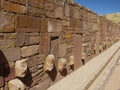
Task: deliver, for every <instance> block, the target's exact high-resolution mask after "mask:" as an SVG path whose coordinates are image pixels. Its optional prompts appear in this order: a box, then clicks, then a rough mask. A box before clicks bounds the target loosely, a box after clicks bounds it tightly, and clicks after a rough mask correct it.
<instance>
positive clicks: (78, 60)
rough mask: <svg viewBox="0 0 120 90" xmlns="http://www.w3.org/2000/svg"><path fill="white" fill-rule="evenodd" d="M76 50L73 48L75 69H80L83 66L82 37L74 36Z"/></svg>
mask: <svg viewBox="0 0 120 90" xmlns="http://www.w3.org/2000/svg"><path fill="white" fill-rule="evenodd" d="M73 40H74V48H73V55H74V57H75V62H74V66H75V69H77V68H79V67H80V66H81V65H82V61H81V51H82V49H81V47H82V46H81V45H82V42H81V36H80V35H74V38H73Z"/></svg>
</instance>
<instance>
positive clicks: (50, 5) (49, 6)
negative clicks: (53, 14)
mask: <svg viewBox="0 0 120 90" xmlns="http://www.w3.org/2000/svg"><path fill="white" fill-rule="evenodd" d="M44 7H45V10H49V11H54V9H55V4H54V3H52V2H51V1H50V2H46V3H45V4H44Z"/></svg>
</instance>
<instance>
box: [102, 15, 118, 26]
mask: <svg viewBox="0 0 120 90" xmlns="http://www.w3.org/2000/svg"><path fill="white" fill-rule="evenodd" d="M104 16H105V17H106V18H107V19H109V20H111V21H113V22H115V23H118V24H119V25H120V13H113V14H106V15H104Z"/></svg>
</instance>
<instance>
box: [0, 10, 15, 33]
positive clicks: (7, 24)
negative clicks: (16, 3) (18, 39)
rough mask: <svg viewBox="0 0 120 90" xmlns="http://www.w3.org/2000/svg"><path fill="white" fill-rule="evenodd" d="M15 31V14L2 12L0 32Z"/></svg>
mask: <svg viewBox="0 0 120 90" xmlns="http://www.w3.org/2000/svg"><path fill="white" fill-rule="evenodd" d="M14 31H15V29H14V14H12V13H7V12H2V11H0V32H3V33H5V32H9V33H12V32H14Z"/></svg>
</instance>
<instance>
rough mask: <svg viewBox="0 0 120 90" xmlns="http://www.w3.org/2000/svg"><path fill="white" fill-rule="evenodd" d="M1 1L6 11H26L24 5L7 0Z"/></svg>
mask: <svg viewBox="0 0 120 90" xmlns="http://www.w3.org/2000/svg"><path fill="white" fill-rule="evenodd" d="M1 3H2V8H3V9H4V10H5V11H8V12H15V13H23V14H24V13H26V10H27V8H26V7H25V6H23V5H19V4H15V3H11V2H9V1H5V0H3V1H2V2H1Z"/></svg>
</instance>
